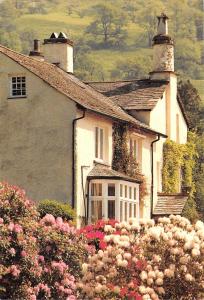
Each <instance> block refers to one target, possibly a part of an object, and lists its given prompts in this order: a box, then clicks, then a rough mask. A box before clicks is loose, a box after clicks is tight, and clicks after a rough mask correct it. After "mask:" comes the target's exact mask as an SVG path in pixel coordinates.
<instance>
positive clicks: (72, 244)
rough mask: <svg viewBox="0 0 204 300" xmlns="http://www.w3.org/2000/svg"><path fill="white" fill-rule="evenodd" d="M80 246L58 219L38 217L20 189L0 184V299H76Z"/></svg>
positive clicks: (80, 243)
mask: <svg viewBox="0 0 204 300" xmlns="http://www.w3.org/2000/svg"><path fill="white" fill-rule="evenodd" d="M85 255H86V250H85V248H84V246H83V244H82V241H81V239H80V237H77V236H76V231H75V229H74V228H73V227H70V226H69V224H68V223H66V222H63V220H62V219H61V218H57V219H55V218H54V217H53V216H52V215H46V216H45V217H44V218H43V219H41V220H40V219H39V216H38V213H37V211H36V208H35V206H34V205H33V204H32V203H31V201H29V200H28V199H27V198H26V196H25V192H24V191H22V190H20V189H19V188H17V187H15V186H10V185H8V184H0V298H1V299H29V300H30V299H31V300H35V299H48V298H52V299H68V300H74V299H76V284H75V277H74V276H73V274H74V275H75V276H76V277H77V276H79V275H80V265H81V259H82V258H83V257H84V256H85Z"/></svg>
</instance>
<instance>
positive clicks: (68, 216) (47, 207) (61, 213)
mask: <svg viewBox="0 0 204 300" xmlns="http://www.w3.org/2000/svg"><path fill="white" fill-rule="evenodd" d="M38 211H39V213H40V217H41V218H43V217H44V216H45V215H46V214H51V215H53V216H54V217H55V218H57V217H61V218H62V219H63V220H67V221H69V220H74V219H75V217H76V214H75V211H74V210H73V209H72V208H71V206H70V205H69V204H64V203H60V202H58V201H56V200H47V199H46V200H42V201H41V202H40V203H39V205H38Z"/></svg>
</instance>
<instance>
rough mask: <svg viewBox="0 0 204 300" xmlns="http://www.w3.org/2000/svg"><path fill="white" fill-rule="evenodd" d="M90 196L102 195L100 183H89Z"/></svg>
mask: <svg viewBox="0 0 204 300" xmlns="http://www.w3.org/2000/svg"><path fill="white" fill-rule="evenodd" d="M91 196H102V183H92V184H91Z"/></svg>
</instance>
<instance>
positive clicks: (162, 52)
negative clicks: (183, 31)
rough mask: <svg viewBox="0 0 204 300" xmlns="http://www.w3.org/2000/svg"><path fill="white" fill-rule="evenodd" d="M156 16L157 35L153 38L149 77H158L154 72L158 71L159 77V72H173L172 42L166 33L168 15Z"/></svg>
mask: <svg viewBox="0 0 204 300" xmlns="http://www.w3.org/2000/svg"><path fill="white" fill-rule="evenodd" d="M157 18H158V27H157V35H155V36H154V38H153V72H151V73H150V76H151V78H152V77H154V78H155V77H158V76H156V75H155V73H160V78H161V77H162V76H161V73H164V72H174V42H173V40H172V38H171V37H170V36H169V35H168V17H167V16H166V15H165V14H163V13H162V14H161V15H160V16H158V17H157ZM164 77H165V76H164ZM161 79H162V78H161Z"/></svg>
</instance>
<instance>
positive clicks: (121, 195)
mask: <svg viewBox="0 0 204 300" xmlns="http://www.w3.org/2000/svg"><path fill="white" fill-rule="evenodd" d="M120 197H123V185H122V184H120Z"/></svg>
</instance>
